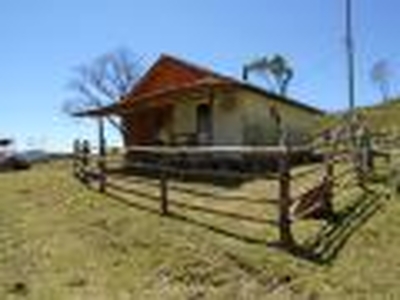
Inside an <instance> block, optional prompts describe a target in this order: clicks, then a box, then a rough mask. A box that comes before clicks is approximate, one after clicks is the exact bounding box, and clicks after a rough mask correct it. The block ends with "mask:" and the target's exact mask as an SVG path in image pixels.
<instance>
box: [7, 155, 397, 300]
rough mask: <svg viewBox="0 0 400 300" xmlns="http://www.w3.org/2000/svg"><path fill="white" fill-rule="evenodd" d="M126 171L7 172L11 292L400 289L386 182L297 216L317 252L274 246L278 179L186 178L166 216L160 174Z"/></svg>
mask: <svg viewBox="0 0 400 300" xmlns="http://www.w3.org/2000/svg"><path fill="white" fill-rule="evenodd" d="M115 180H116V184H118V185H119V186H121V187H125V188H132V189H133V191H134V192H135V194H132V193H131V194H127V193H126V192H123V191H120V192H115V193H114V194H113V195H107V196H106V195H100V194H98V193H97V192H96V191H95V190H91V189H87V188H85V187H83V186H82V185H81V184H79V183H78V182H76V181H75V180H74V179H73V178H72V177H71V174H70V169H69V166H68V165H67V164H66V162H55V163H51V164H47V165H46V164H42V165H37V166H35V167H34V168H33V169H32V170H29V171H24V172H17V173H3V174H0V191H1V197H0V248H1V249H0V299H40V300H46V299H165V300H166V299H174V300H175V299H330V298H331V299H341V298H342V299H396V298H400V285H399V284H398V279H399V278H400V255H399V249H400V218H399V215H400V202H399V201H398V200H396V199H391V200H388V199H387V198H385V197H384V193H383V189H382V186H381V184H380V183H376V184H374V185H371V186H370V189H371V192H370V193H369V194H368V195H364V194H362V193H361V192H360V191H359V190H358V189H357V188H347V189H344V188H341V189H340V188H338V189H337V190H338V191H339V189H340V190H341V193H340V196H338V197H337V198H336V199H335V203H336V207H335V208H336V210H337V211H338V212H339V213H338V217H337V220H336V222H335V223H333V224H327V223H324V222H315V221H301V222H298V223H297V225H296V227H295V234H296V237H297V239H298V240H299V241H300V242H301V243H302V244H303V246H304V247H308V248H307V249H308V251H309V252H312V253H313V254H314V255H313V256H306V255H303V254H304V253H298V255H293V254H288V253H286V252H285V251H282V250H281V249H278V248H276V247H272V246H270V245H269V244H271V242H274V241H276V239H277V229H276V228H275V227H274V226H273V225H270V224H268V220H274V219H276V215H277V214H276V208H275V207H274V205H272V204H270V203H268V202H267V201H266V200H267V199H271V200H273V199H274V198H276V194H277V187H276V184H275V183H272V182H268V181H266V180H255V181H252V182H246V183H244V184H242V185H240V186H236V187H222V186H215V185H208V184H205V183H203V184H194V183H190V184H189V183H177V182H175V183H173V189H172V190H171V192H170V197H171V201H172V202H175V204H174V205H172V206H171V211H172V213H173V216H171V217H161V216H160V215H159V214H158V209H159V202H158V200H157V196H158V186H157V181H154V180H149V179H146V180H142V179H140V178H135V177H133V178H132V179H130V181H129V182H127V180H124V181H121V180H118V181H117V179H115ZM299 186H302V187H304V183H301V184H299ZM188 205H190V206H188ZM199 207H200V209H199Z"/></svg>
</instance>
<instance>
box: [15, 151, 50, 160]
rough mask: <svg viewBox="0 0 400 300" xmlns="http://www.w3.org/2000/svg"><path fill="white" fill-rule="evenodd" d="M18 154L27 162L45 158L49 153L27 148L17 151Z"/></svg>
mask: <svg viewBox="0 0 400 300" xmlns="http://www.w3.org/2000/svg"><path fill="white" fill-rule="evenodd" d="M18 155H19V156H21V157H23V158H24V159H26V160H27V161H29V162H37V161H43V160H47V159H48V158H49V157H50V154H49V153H47V152H46V151H43V150H27V151H22V152H19V153H18Z"/></svg>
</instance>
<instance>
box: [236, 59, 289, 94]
mask: <svg viewBox="0 0 400 300" xmlns="http://www.w3.org/2000/svg"><path fill="white" fill-rule="evenodd" d="M251 72H255V73H257V74H260V75H263V76H264V77H265V78H266V79H267V80H268V83H269V85H270V86H271V88H272V90H273V91H274V92H276V93H278V94H280V95H282V96H285V95H286V94H287V90H288V87H289V84H290V82H291V80H292V79H293V76H294V71H293V69H292V67H291V66H290V64H289V62H288V61H287V59H286V58H285V57H284V56H282V55H280V54H276V55H274V56H273V57H272V58H270V59H268V58H267V57H262V58H259V59H256V60H254V61H252V62H250V63H249V64H247V65H245V66H244V67H243V79H245V80H247V79H248V76H249V73H251Z"/></svg>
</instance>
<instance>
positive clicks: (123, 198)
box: [106, 189, 266, 244]
mask: <svg viewBox="0 0 400 300" xmlns="http://www.w3.org/2000/svg"><path fill="white" fill-rule="evenodd" d="M106 195H107V196H108V197H109V198H110V199H112V200H114V201H117V202H119V203H121V204H123V205H126V206H129V207H132V208H134V209H138V210H141V211H145V212H147V213H151V214H157V215H162V213H161V211H160V210H159V209H156V208H152V207H149V206H147V205H142V204H138V203H136V202H133V201H132V200H131V199H130V198H129V196H127V195H121V194H120V193H118V192H116V190H114V189H108V190H107V192H106ZM141 195H142V194H141ZM146 197H147V199H149V200H156V201H157V202H159V199H158V197H157V198H156V197H153V196H149V195H146ZM162 216H163V217H168V218H171V219H174V220H178V221H182V222H185V223H189V224H192V225H195V226H198V227H202V228H204V229H207V230H210V231H212V232H215V233H218V234H221V235H224V236H227V237H231V238H234V239H237V240H240V241H243V242H246V243H251V244H266V243H265V240H261V239H257V238H253V237H250V236H246V235H242V234H239V233H237V232H233V231H229V230H227V229H224V228H222V227H219V226H215V225H212V224H209V223H206V222H202V221H199V220H197V219H194V218H191V217H189V216H186V215H183V214H179V213H177V212H175V211H174V212H170V213H168V214H167V215H162Z"/></svg>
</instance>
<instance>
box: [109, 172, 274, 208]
mask: <svg viewBox="0 0 400 300" xmlns="http://www.w3.org/2000/svg"><path fill="white" fill-rule="evenodd" d="M112 177H113V178H116V179H122V180H123V181H125V182H126V183H132V184H145V185H146V186H151V187H159V186H160V183H159V178H158V177H153V178H152V179H154V180H153V181H151V180H149V178H148V177H143V176H126V175H125V174H121V173H113V174H112ZM174 181H175V182H176V181H177V180H175V179H174ZM178 182H179V181H178ZM208 183H209V182H208ZM168 189H169V190H172V191H176V192H181V193H185V194H190V195H193V196H197V197H202V198H209V199H216V200H218V201H219V200H220V201H227V202H245V203H254V204H271V205H276V204H278V199H277V198H272V197H271V198H267V196H265V197H247V196H244V195H222V194H221V193H216V192H215V191H212V189H209V190H201V191H200V190H198V189H193V188H191V187H186V186H183V185H172V184H171V185H169V186H168Z"/></svg>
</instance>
